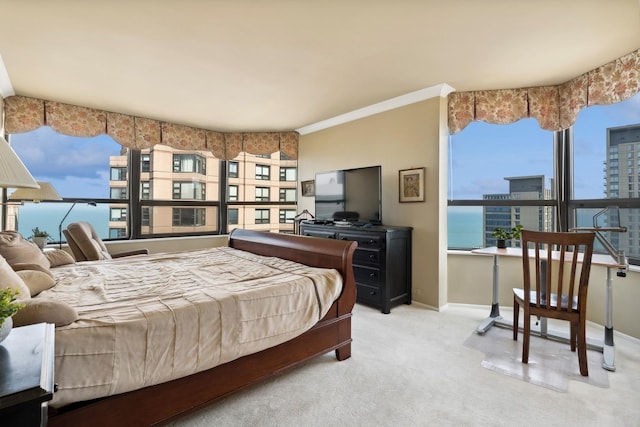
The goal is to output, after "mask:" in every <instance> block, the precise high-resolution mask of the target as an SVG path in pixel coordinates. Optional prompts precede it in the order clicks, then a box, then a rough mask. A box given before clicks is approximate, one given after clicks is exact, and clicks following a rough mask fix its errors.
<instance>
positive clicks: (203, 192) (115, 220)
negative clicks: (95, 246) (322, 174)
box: [109, 144, 297, 238]
mask: <svg viewBox="0 0 640 427" xmlns="http://www.w3.org/2000/svg"><path fill="white" fill-rule="evenodd" d="M282 157H283V156H281V154H280V152H277V153H273V154H271V155H264V156H260V155H251V154H245V153H241V154H240V156H238V157H237V158H236V159H234V160H230V161H228V162H226V165H227V167H228V170H227V171H226V175H227V178H228V179H227V182H228V185H227V187H226V189H225V190H226V200H227V204H228V210H227V226H228V231H231V230H233V229H234V228H246V229H253V230H264V231H273V232H283V233H291V232H293V229H294V218H295V215H296V206H295V205H292V204H291V202H296V200H297V185H296V183H297V162H296V161H295V160H290V159H283V158H282ZM128 162H129V152H128V149H126V148H124V149H123V150H122V152H121V153H120V155H119V156H111V157H110V160H109V163H110V170H111V176H110V181H109V186H110V192H111V194H110V197H111V198H112V199H120V198H121V199H127V198H128V197H129V194H128V191H129V190H130V189H129V188H128V183H129V180H128V176H127V174H128V173H129V172H128V171H129V168H128ZM222 164H223V163H222V162H220V160H219V159H217V158H216V157H214V156H213V154H212V153H211V152H209V151H188V150H179V149H175V148H171V147H168V146H166V145H160V144H159V145H155V146H154V147H152V148H149V149H145V150H141V154H140V189H139V198H140V200H141V201H142V204H143V206H142V211H141V222H142V228H141V233H142V234H143V235H145V234H146V235H148V234H155V235H166V234H172V233H201V232H214V231H216V230H218V229H219V228H221V227H219V226H218V220H219V218H220V215H219V212H218V209H219V207H218V205H217V204H216V205H214V204H212V203H211V202H219V201H220V198H221V194H220V177H221V173H220V172H221V171H220V167H221V165H222ZM145 200H150V201H151V200H152V201H155V202H158V201H159V202H161V203H160V204H156V205H154V206H144V201H145ZM274 202H276V204H274ZM277 202H286V203H289V204H284V203H283V204H281V205H278V204H277ZM127 206H128V205H127V204H126V203H123V204H117V203H112V204H111V205H110V206H109V208H110V217H109V238H119V237H124V236H127V235H128V233H127Z"/></svg>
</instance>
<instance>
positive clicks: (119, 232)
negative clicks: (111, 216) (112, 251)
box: [109, 228, 127, 239]
mask: <svg viewBox="0 0 640 427" xmlns="http://www.w3.org/2000/svg"><path fill="white" fill-rule="evenodd" d="M125 237H127V229H126V228H110V229H109V238H110V239H124V238H125Z"/></svg>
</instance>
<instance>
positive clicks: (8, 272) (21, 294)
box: [0, 256, 31, 301]
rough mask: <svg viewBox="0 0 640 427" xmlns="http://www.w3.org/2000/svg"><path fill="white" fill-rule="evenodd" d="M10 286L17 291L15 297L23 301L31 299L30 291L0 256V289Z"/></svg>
mask: <svg viewBox="0 0 640 427" xmlns="http://www.w3.org/2000/svg"><path fill="white" fill-rule="evenodd" d="M5 288H11V289H15V290H17V291H18V296H17V297H16V299H18V300H21V301H25V300H28V299H31V292H30V291H29V288H28V287H27V285H26V284H25V283H24V281H23V280H22V278H21V277H20V276H18V273H16V272H15V271H13V268H11V266H10V265H9V264H8V263H7V260H6V259H4V258H3V257H2V256H0V289H5Z"/></svg>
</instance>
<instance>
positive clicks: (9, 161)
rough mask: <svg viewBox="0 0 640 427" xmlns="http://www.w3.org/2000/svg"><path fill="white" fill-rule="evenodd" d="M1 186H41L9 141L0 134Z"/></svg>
mask: <svg viewBox="0 0 640 427" xmlns="http://www.w3.org/2000/svg"><path fill="white" fill-rule="evenodd" d="M0 187H4V188H22V187H26V188H39V185H38V183H37V182H36V180H35V179H33V177H32V176H31V174H30V173H29V171H28V170H27V168H26V167H25V166H24V164H23V163H22V160H20V158H19V157H18V155H17V154H16V153H15V151H13V148H11V146H10V145H9V143H8V142H7V141H6V140H5V139H4V138H2V137H1V136H0Z"/></svg>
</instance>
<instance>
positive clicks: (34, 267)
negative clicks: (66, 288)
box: [11, 262, 53, 278]
mask: <svg viewBox="0 0 640 427" xmlns="http://www.w3.org/2000/svg"><path fill="white" fill-rule="evenodd" d="M11 268H13V271H22V270H36V271H41V272H43V273H46V274H47V275H49V276H51V277H52V278H53V273H51V271H49V269H48V268H44V267H43V266H42V265H40V264H32V263H26V262H18V263H16V264H13V265H11Z"/></svg>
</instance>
